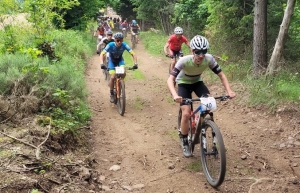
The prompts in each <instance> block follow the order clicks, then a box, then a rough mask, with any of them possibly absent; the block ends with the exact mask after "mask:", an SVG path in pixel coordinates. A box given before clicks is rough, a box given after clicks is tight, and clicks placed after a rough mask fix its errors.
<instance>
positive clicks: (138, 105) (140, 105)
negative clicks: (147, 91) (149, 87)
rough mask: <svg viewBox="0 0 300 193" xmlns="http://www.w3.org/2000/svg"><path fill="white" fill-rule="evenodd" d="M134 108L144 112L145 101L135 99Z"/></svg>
mask: <svg viewBox="0 0 300 193" xmlns="http://www.w3.org/2000/svg"><path fill="white" fill-rule="evenodd" d="M133 106H134V108H136V109H138V110H142V109H143V99H142V98H141V97H137V98H135V100H134V104H133Z"/></svg>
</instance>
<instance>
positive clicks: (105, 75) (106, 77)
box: [102, 56, 110, 82]
mask: <svg viewBox="0 0 300 193" xmlns="http://www.w3.org/2000/svg"><path fill="white" fill-rule="evenodd" d="M105 57H106V61H105V63H104V65H105V67H106V68H105V69H102V72H103V75H104V80H106V81H107V82H109V79H110V75H109V69H108V57H107V56H105Z"/></svg>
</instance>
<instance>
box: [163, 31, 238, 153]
mask: <svg viewBox="0 0 300 193" xmlns="http://www.w3.org/2000/svg"><path fill="white" fill-rule="evenodd" d="M190 47H191V49H192V51H193V54H192V55H187V56H184V57H182V58H181V59H179V60H178V61H177V63H176V64H175V67H174V68H173V70H172V71H171V73H170V76H169V78H168V81H167V83H168V87H169V90H170V92H171V93H172V95H173V99H174V101H176V102H177V103H180V108H181V111H182V118H181V125H180V129H179V136H180V140H181V146H182V150H183V155H184V156H185V157H190V156H191V155H192V154H191V151H190V149H189V144H188V130H189V128H188V127H189V123H188V121H189V117H190V108H189V106H188V105H185V104H183V103H182V99H183V98H192V92H195V94H196V95H197V96H198V97H202V96H208V95H209V90H208V88H207V87H206V86H205V84H204V83H203V81H202V78H201V74H202V73H203V71H204V70H205V69H206V68H210V69H211V70H212V71H213V72H214V73H215V74H217V75H218V76H219V78H220V80H221V82H222V84H223V86H224V87H225V90H226V91H227V94H228V95H229V96H230V97H231V98H233V97H235V93H234V92H233V91H232V90H231V88H230V85H229V82H228V80H227V77H226V75H225V74H224V73H223V72H222V70H221V68H220V66H219V65H218V63H217V62H216V60H215V59H214V57H213V56H212V55H211V54H208V53H207V50H208V47H209V43H208V41H207V39H206V38H205V37H203V36H199V35H197V36H195V37H193V39H192V40H191V42H190ZM175 79H176V82H177V84H178V93H177V92H176V90H175V87H174V81H175Z"/></svg>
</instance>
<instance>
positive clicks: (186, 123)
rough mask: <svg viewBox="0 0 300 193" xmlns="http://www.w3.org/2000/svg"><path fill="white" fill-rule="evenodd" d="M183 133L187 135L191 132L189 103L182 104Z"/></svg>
mask: <svg viewBox="0 0 300 193" xmlns="http://www.w3.org/2000/svg"><path fill="white" fill-rule="evenodd" d="M180 108H181V111H182V117H181V125H180V127H181V134H182V135H187V134H188V132H189V118H190V107H189V106H188V105H182V106H181V107H180Z"/></svg>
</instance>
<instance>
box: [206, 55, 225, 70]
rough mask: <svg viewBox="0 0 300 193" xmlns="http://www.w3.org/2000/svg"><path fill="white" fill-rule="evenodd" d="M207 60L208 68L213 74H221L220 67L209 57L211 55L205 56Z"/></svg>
mask: <svg viewBox="0 0 300 193" xmlns="http://www.w3.org/2000/svg"><path fill="white" fill-rule="evenodd" d="M206 56H207V59H208V60H209V64H208V66H209V68H210V69H211V70H212V71H213V72H214V73H215V74H219V73H220V72H222V69H221V67H220V66H219V64H218V63H217V61H216V60H215V58H214V57H213V56H212V55H211V54H206Z"/></svg>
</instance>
